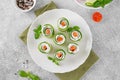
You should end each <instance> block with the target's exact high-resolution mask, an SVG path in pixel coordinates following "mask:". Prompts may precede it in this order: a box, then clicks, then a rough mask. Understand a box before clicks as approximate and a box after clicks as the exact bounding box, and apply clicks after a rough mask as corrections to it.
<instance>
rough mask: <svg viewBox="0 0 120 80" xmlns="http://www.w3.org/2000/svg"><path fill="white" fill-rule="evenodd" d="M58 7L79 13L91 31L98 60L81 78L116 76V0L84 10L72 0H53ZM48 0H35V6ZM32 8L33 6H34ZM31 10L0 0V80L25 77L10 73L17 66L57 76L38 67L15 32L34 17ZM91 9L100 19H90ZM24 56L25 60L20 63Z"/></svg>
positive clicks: (51, 79) (119, 48)
mask: <svg viewBox="0 0 120 80" xmlns="http://www.w3.org/2000/svg"><path fill="white" fill-rule="evenodd" d="M53 1H54V2H55V3H56V4H57V5H58V7H59V8H66V9H70V10H72V11H75V12H77V13H78V14H80V15H81V16H82V17H83V18H84V19H85V20H86V21H87V23H88V24H89V26H90V29H91V31H92V34H93V49H94V51H95V52H96V54H97V55H98V56H99V57H100V60H99V61H98V62H97V63H96V64H95V65H94V66H93V67H92V68H91V69H90V70H89V71H88V72H87V73H86V74H85V75H84V76H83V77H82V79H81V80H120V0H114V1H113V3H112V4H111V5H109V6H108V7H106V8H105V9H101V10H88V9H85V8H82V7H79V6H78V5H76V3H75V2H74V1H73V0H66V1H65V0H53ZM49 2H50V0H37V5H36V7H35V9H37V8H39V7H42V6H43V5H45V4H46V3H49ZM35 9H34V10H35ZM34 10H32V11H31V12H29V13H22V12H20V11H18V10H17V9H16V8H15V7H14V0H0V80H26V79H23V78H20V77H18V76H16V75H14V74H15V73H16V72H17V70H19V69H25V70H30V71H32V72H33V73H35V74H38V75H39V76H41V78H42V80H59V79H58V78H57V77H56V76H55V75H54V74H52V73H49V72H47V71H45V70H43V69H41V68H40V67H38V66H37V65H36V64H35V63H34V62H33V61H32V60H31V57H30V55H29V54H28V51H27V47H26V45H25V44H24V43H23V42H22V41H21V40H20V39H19V37H18V36H19V34H20V33H21V32H22V31H23V30H24V29H25V28H26V26H27V25H29V24H30V23H31V22H32V21H33V20H34V19H35V16H34V13H33V11H34ZM94 11H100V12H101V13H102V14H103V20H102V22H100V23H95V22H93V21H92V19H91V15H92V13H93V12H94ZM26 60H29V62H28V63H29V64H28V65H27V66H26V65H23V64H24V62H26Z"/></svg>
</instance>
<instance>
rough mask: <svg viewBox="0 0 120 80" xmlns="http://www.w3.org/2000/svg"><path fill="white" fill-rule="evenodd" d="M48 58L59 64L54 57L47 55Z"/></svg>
mask: <svg viewBox="0 0 120 80" xmlns="http://www.w3.org/2000/svg"><path fill="white" fill-rule="evenodd" d="M48 59H49V60H51V61H52V62H53V63H55V64H56V65H59V62H58V61H57V60H56V59H55V58H52V57H50V56H48Z"/></svg>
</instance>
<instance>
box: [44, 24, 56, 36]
mask: <svg viewBox="0 0 120 80" xmlns="http://www.w3.org/2000/svg"><path fill="white" fill-rule="evenodd" d="M43 34H44V35H45V36H46V37H52V36H53V35H54V28H53V26H52V25H51V24H45V25H44V27H43Z"/></svg>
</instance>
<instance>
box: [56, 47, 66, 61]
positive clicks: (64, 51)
mask: <svg viewBox="0 0 120 80" xmlns="http://www.w3.org/2000/svg"><path fill="white" fill-rule="evenodd" d="M58 51H63V52H64V55H63V56H64V58H62V59H58V58H57V57H56V53H57V52H58ZM56 53H55V55H54V58H55V59H56V60H58V61H62V60H64V59H65V56H66V53H65V51H64V50H63V49H59V50H57V51H56Z"/></svg>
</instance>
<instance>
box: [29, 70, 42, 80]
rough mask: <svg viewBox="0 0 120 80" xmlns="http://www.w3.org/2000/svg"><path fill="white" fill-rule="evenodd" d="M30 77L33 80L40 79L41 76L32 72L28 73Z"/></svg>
mask: <svg viewBox="0 0 120 80" xmlns="http://www.w3.org/2000/svg"><path fill="white" fill-rule="evenodd" d="M28 77H29V78H30V79H31V80H40V78H39V77H38V76H37V75H35V74H32V73H30V72H29V73H28Z"/></svg>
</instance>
